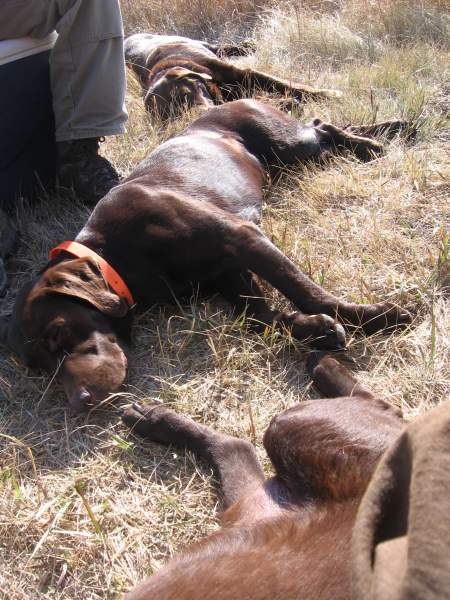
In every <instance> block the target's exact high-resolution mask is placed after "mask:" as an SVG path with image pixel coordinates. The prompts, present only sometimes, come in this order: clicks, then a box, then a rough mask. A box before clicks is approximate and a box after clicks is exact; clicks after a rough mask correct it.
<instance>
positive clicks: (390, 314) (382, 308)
mask: <svg viewBox="0 0 450 600" xmlns="http://www.w3.org/2000/svg"><path fill="white" fill-rule="evenodd" d="M367 312H368V314H367V315H366V316H365V317H364V319H363V322H362V323H361V327H362V329H363V330H364V333H366V334H368V335H370V334H372V333H376V332H377V331H389V330H392V329H399V328H403V327H406V326H407V325H409V324H410V323H411V322H412V314H411V313H410V312H409V311H408V310H406V309H405V308H402V307H400V306H398V305H397V304H393V303H392V302H380V303H378V304H373V305H371V306H370V308H369V307H368V311H367Z"/></svg>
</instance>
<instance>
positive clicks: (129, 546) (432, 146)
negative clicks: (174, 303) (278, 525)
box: [0, 0, 450, 600]
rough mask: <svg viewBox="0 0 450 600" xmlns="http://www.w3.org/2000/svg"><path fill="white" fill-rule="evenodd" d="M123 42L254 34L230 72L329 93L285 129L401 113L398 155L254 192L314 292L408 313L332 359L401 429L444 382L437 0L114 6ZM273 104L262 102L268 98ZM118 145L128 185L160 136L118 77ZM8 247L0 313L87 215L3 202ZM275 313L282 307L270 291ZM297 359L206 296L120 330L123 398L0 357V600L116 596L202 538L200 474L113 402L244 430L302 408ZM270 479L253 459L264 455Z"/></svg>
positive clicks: (207, 488) (448, 257)
mask: <svg viewBox="0 0 450 600" xmlns="http://www.w3.org/2000/svg"><path fill="white" fill-rule="evenodd" d="M122 9H123V14H124V20H125V27H126V31H127V33H132V32H136V31H157V32H160V33H162V32H167V33H178V34H185V35H191V36H196V37H199V38H204V37H207V38H208V39H209V40H210V41H215V40H223V41H239V40H241V39H244V38H246V39H253V40H254V41H255V42H256V49H257V50H256V53H255V54H254V55H252V56H249V57H247V58H244V59H239V60H240V61H241V62H242V63H244V64H248V65H254V66H256V67H257V68H259V69H260V70H266V71H268V72H271V73H273V74H275V75H278V76H282V77H285V78H288V79H292V80H297V81H300V82H302V83H308V84H311V85H315V86H317V87H328V88H336V89H340V90H342V91H343V92H344V96H343V98H342V99H339V100H332V101H331V100H327V101H326V102H323V103H321V104H312V103H309V104H307V105H306V106H305V107H304V111H303V113H302V114H300V113H298V114H297V115H296V116H297V117H298V118H299V119H303V120H309V119H310V118H311V117H312V116H320V117H321V118H323V119H325V120H330V121H332V122H334V123H336V124H347V123H350V122H351V123H367V122H372V121H374V120H377V119H380V120H381V119H385V118H400V117H401V118H408V119H411V120H412V121H413V122H414V123H415V124H416V125H417V127H418V136H417V139H416V141H415V142H414V143H412V144H405V142H404V141H402V140H395V141H394V142H393V143H392V144H390V146H389V148H388V151H387V154H386V156H385V157H383V158H380V159H378V160H376V161H374V162H372V163H370V164H360V163H358V162H357V161H355V160H351V159H348V158H346V159H344V158H342V159H339V160H336V161H334V162H333V163H332V164H330V165H329V167H327V168H326V169H324V170H319V169H315V170H304V169H303V170H298V169H297V170H291V171H290V172H286V174H285V176H284V177H283V179H282V181H281V182H280V183H279V184H277V185H276V186H274V187H272V188H271V189H268V191H267V204H266V206H265V210H264V222H263V228H264V231H265V232H266V234H267V235H268V236H269V237H270V238H271V239H272V240H273V241H274V242H275V243H276V244H277V246H278V247H280V248H281V249H282V250H283V251H284V252H285V253H286V254H287V255H288V256H289V257H290V258H291V259H293V260H294V261H295V262H296V263H297V264H298V265H299V266H301V268H302V269H304V270H305V271H306V272H307V273H308V274H309V275H310V276H311V277H312V278H313V279H314V280H315V281H317V282H319V283H321V284H323V285H324V286H325V287H326V288H327V289H329V290H331V291H333V292H334V293H335V294H337V295H340V296H342V297H345V298H347V299H351V300H355V301H360V302H364V301H375V300H383V299H390V300H393V301H396V302H399V303H400V304H402V305H405V306H406V305H408V306H411V307H413V309H414V312H415V318H414V321H413V323H412V324H411V327H409V328H408V329H407V330H405V331H403V332H397V333H394V334H392V335H389V336H383V335H376V336H372V337H370V338H364V337H363V336H359V335H358V336H355V337H354V338H353V339H351V340H350V343H349V351H348V352H347V354H346V356H345V357H344V360H345V361H346V364H348V365H349V366H350V368H351V369H352V371H354V372H355V373H356V374H357V376H358V377H359V378H360V379H361V380H362V381H363V382H364V383H366V384H368V385H370V386H372V387H373V388H374V389H375V390H376V391H377V392H379V393H380V395H383V397H384V398H386V399H387V400H388V401H389V402H391V403H392V404H394V405H396V406H399V407H401V408H402V409H403V410H404V412H405V414H406V416H407V417H408V418H413V417H414V416H416V415H417V414H420V413H423V412H424V411H426V410H428V409H429V408H431V407H432V406H435V405H438V404H439V403H441V402H442V401H444V399H445V398H446V397H448V393H449V387H450V372H449V371H450V366H449V359H448V356H449V346H450V339H449V338H450V306H449V302H448V293H449V288H450V237H449V222H448V219H449V212H450V211H449V206H450V200H449V187H450V186H449V174H450V168H449V165H450V161H449V154H450V143H449V137H450V136H449V133H448V131H449V129H448V124H449V121H448V112H446V111H448V106H449V83H450V77H449V71H448V64H449V58H450V53H449V50H450V48H449V39H450V38H449V37H448V23H449V19H448V13H446V3H445V2H444V0H442V1H439V0H435V1H432V0H429V1H425V0H421V1H420V2H414V3H411V2H409V0H390V1H388V0H379V1H373V2H371V1H370V0H340V1H339V0H331V1H329V2H325V1H323V2H319V1H318V2H311V1H309V2H308V1H304V2H302V3H295V2H293V1H291V2H284V3H282V4H280V3H278V4H270V3H269V2H262V1H260V2H256V1H251V0H191V1H190V2H187V1H185V0H177V1H175V2H171V3H168V2H166V1H165V0H158V1H156V2H145V1H144V0H122ZM267 100H268V101H271V102H276V99H275V98H267ZM127 105H128V110H129V113H130V121H129V126H128V132H127V134H126V135H125V136H122V137H117V138H112V139H109V140H108V141H107V142H106V143H105V144H104V145H103V150H102V151H103V152H104V154H105V155H106V156H108V157H109V158H110V159H111V160H112V161H113V163H114V164H115V166H116V167H117V168H118V169H119V170H120V171H121V172H122V173H123V174H126V173H128V172H130V170H131V169H132V168H133V167H134V166H135V165H136V164H137V163H138V162H139V160H141V159H142V158H143V157H144V156H145V155H146V154H147V153H148V152H149V151H150V150H151V149H152V148H154V147H155V146H156V145H157V144H158V143H160V141H161V140H163V139H166V138H167V137H168V136H170V135H173V134H174V133H176V132H178V131H181V130H182V129H183V127H184V126H185V125H186V124H187V123H188V122H189V121H190V120H192V119H193V118H194V115H192V114H186V115H184V116H183V118H182V119H180V120H179V121H178V122H177V123H174V124H172V125H171V126H170V127H169V128H168V129H167V130H163V129H161V128H160V127H152V126H151V125H150V123H149V121H148V118H147V116H146V114H145V112H144V110H143V106H142V101H141V98H140V90H139V87H138V85H137V83H136V81H135V80H134V79H133V76H132V75H131V74H129V88H128V94H127ZM17 210H18V216H19V221H20V225H21V234H22V238H21V244H20V247H19V249H18V253H17V256H16V259H15V260H14V262H13V263H10V276H11V279H12V288H11V290H10V292H9V294H8V296H7V298H6V300H5V302H4V304H3V305H2V307H1V309H0V312H1V313H2V314H6V313H7V312H8V310H10V307H11V304H12V301H13V298H14V295H15V293H16V291H17V289H18V287H19V286H20V284H21V283H22V282H23V281H25V280H26V279H28V278H29V276H30V274H31V273H35V272H36V271H37V270H38V269H39V267H40V266H41V265H42V264H44V262H45V256H46V254H47V252H48V250H49V249H50V248H51V247H52V246H53V245H54V244H56V243H57V242H60V241H62V240H63V239H70V238H71V236H73V235H75V234H76V232H77V230H78V229H79V227H80V225H81V224H82V223H83V222H84V221H85V219H86V217H87V216H88V213H89V211H88V209H87V208H85V207H83V206H82V205H81V204H79V203H77V202H75V201H74V200H73V198H70V197H65V196H62V195H60V196H58V197H48V198H43V200H42V202H41V203H40V204H39V205H37V206H35V207H29V206H26V205H24V206H18V209H17ZM267 294H268V295H269V296H270V297H271V298H272V299H273V302H274V303H275V304H278V305H280V306H281V305H283V306H286V305H287V303H286V301H285V300H284V299H283V298H281V297H280V295H279V294H277V293H275V292H274V291H273V290H271V289H267ZM307 352H308V349H307V348H305V347H301V346H300V345H299V344H298V343H296V342H292V341H290V340H288V339H286V338H285V337H281V336H278V335H274V334H273V332H267V333H266V335H258V334H255V333H252V332H250V331H247V330H246V326H245V322H243V320H242V319H236V318H233V317H232V316H231V314H230V313H229V311H228V309H227V306H226V304H224V303H223V302H220V300H219V299H217V298H215V299H214V298H213V299H206V300H205V299H202V300H199V299H195V298H193V299H192V302H191V303H190V304H189V305H188V306H182V307H176V308H173V307H166V308H158V307H155V308H153V309H152V310H149V311H148V312H147V313H145V314H143V315H140V316H139V317H138V318H137V319H136V324H135V327H134V345H133V349H132V357H131V359H130V365H131V369H130V375H129V378H128V379H127V383H126V386H125V388H124V393H122V394H120V395H119V397H118V398H116V399H115V402H111V404H109V405H108V406H105V407H104V409H103V410H100V411H95V412H93V413H91V414H87V415H83V416H78V417H74V416H73V415H71V414H70V411H69V410H68V407H67V404H66V401H65V398H64V395H63V392H62V390H61V387H60V386H59V385H58V384H57V383H56V381H55V380H54V377H52V376H45V377H44V376H42V375H41V374H40V373H36V372H33V371H27V370H26V369H25V368H24V367H23V366H22V365H21V364H20V363H19V362H18V360H17V358H16V357H15V356H14V355H12V354H11V353H10V352H8V351H7V349H5V348H3V349H2V350H0V365H1V371H0V389H2V390H3V396H4V398H3V400H2V404H1V406H0V422H1V429H0V445H1V455H0V461H1V462H0V466H1V476H0V515H1V517H0V548H1V552H0V596H1V597H4V598H8V599H11V600H13V599H14V600H16V599H17V600H18V599H22V598H27V599H28V598H48V599H50V598H51V599H59V598H61V599H63V598H64V599H69V598H70V599H71V598H83V599H85V600H88V599H89V600H90V599H99V598H102V599H103V598H107V599H113V598H119V597H120V595H121V594H122V593H123V592H124V591H126V590H128V589H130V588H131V587H132V586H133V585H134V584H136V583H137V582H138V581H140V580H141V579H142V578H143V577H145V576H146V575H149V574H151V573H152V572H153V571H154V570H155V569H158V568H159V567H160V566H161V565H163V564H164V562H165V561H166V560H167V559H168V558H169V557H170V556H172V555H173V554H174V553H175V552H176V551H177V550H179V549H180V548H182V547H183V546H185V545H186V544H188V543H189V542H191V541H192V540H195V539H198V538H200V537H202V536H203V535H204V534H206V533H207V532H209V531H212V530H214V529H215V528H216V527H217V521H216V519H217V512H218V510H219V508H220V506H219V505H218V503H217V500H216V498H215V495H214V493H213V488H212V485H211V484H212V483H213V481H212V477H211V473H210V470H209V469H208V467H207V466H205V465H204V464H203V463H201V462H200V461H197V460H196V459H195V458H194V457H193V456H192V455H190V454H189V453H187V454H186V453H185V452H183V451H180V450H178V449H176V448H165V447H162V446H158V445H156V444H152V443H148V442H143V441H141V440H140V439H138V438H136V437H134V436H133V435H132V434H130V433H129V431H128V430H127V428H126V427H125V426H124V425H122V423H121V420H120V409H121V407H123V406H124V405H125V404H126V403H127V402H130V401H133V400H136V399H137V400H142V401H144V402H163V403H164V404H166V405H167V406H170V407H172V408H174V409H175V410H177V411H179V412H181V413H183V414H187V415H190V416H192V417H193V418H194V419H196V420H198V421H200V422H203V423H207V424H209V425H211V426H213V427H216V428H218V429H220V430H221V431H226V432H228V433H231V434H235V435H238V436H242V437H244V438H249V439H250V440H251V441H253V442H254V443H255V444H256V446H257V449H258V453H259V454H260V456H261V458H262V459H263V460H264V452H263V451H262V449H261V437H262V433H263V432H264V430H265V428H266V427H267V425H268V423H269V421H270V418H271V417H272V416H273V415H274V414H276V413H277V412H279V411H280V410H282V409H284V408H286V407H289V406H292V405H293V404H295V403H296V402H299V401H300V402H301V401H302V400H303V399H304V398H308V397H314V396H315V392H314V390H313V389H312V388H311V386H310V383H309V379H308V376H307V374H306V372H305V357H306V355H307ZM266 467H267V469H268V471H269V469H270V466H269V465H268V464H267V462H266Z"/></svg>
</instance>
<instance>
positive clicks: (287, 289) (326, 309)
mask: <svg viewBox="0 0 450 600" xmlns="http://www.w3.org/2000/svg"><path fill="white" fill-rule="evenodd" d="M227 249H228V252H229V253H230V254H232V255H233V259H234V260H235V261H236V262H237V263H238V264H240V266H241V268H242V269H243V270H249V271H251V272H252V273H255V274H256V275H258V276H259V277H261V278H262V279H264V280H265V281H267V282H268V283H270V284H271V285H273V286H274V287H275V288H276V289H277V290H279V291H280V292H281V293H282V294H284V296H286V298H288V299H289V300H291V301H292V302H293V303H294V304H295V306H297V307H298V308H299V309H300V310H301V311H302V312H304V313H307V314H309V315H311V314H317V313H324V314H325V315H329V316H331V317H333V318H338V319H339V320H341V321H342V322H344V323H345V324H347V325H353V326H358V327H362V329H363V330H364V331H365V332H366V333H374V332H375V331H378V330H380V329H386V328H391V327H397V326H401V325H404V324H406V323H409V322H410V321H411V315H410V314H409V313H408V311H406V310H404V309H401V308H399V307H397V306H396V305H394V304H392V303H389V302H381V303H377V304H354V303H350V302H345V301H343V300H339V299H338V298H337V297H336V296H334V295H333V294H330V293H329V292H327V291H325V290H324V289H323V288H322V287H321V286H319V285H317V284H316V283H314V282H313V281H312V280H311V279H309V277H307V276H306V275H305V274H304V273H302V272H301V271H300V269H299V268H298V267H297V266H296V265H295V264H294V263H293V262H292V261H291V260H289V259H288V258H287V257H286V256H285V255H284V254H283V253H282V252H280V250H278V248H277V247H276V246H274V244H272V243H271V242H270V241H269V240H268V239H267V238H266V237H265V236H264V235H263V233H262V232H261V231H260V229H259V228H258V227H257V226H256V225H253V224H252V223H248V222H243V221H242V222H234V223H233V224H232V226H231V227H230V229H229V231H228V240H227Z"/></svg>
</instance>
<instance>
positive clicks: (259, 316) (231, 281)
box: [217, 271, 345, 350]
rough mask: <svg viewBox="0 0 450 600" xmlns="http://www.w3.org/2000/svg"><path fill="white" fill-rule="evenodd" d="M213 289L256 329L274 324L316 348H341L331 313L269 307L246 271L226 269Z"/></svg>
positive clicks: (342, 340) (341, 339)
mask: <svg viewBox="0 0 450 600" xmlns="http://www.w3.org/2000/svg"><path fill="white" fill-rule="evenodd" d="M217 289H218V291H219V292H220V293H221V294H222V296H223V297H224V298H225V299H226V300H228V302H230V304H232V305H233V306H234V307H235V309H236V310H237V311H238V312H239V313H245V314H246V316H247V319H248V323H249V324H250V326H251V327H252V328H254V329H256V330H264V329H265V328H266V327H275V328H277V329H281V330H282V331H283V332H284V333H286V332H288V333H289V334H290V335H292V337H293V338H295V339H296V340H299V341H301V342H305V343H308V344H310V345H312V346H314V347H315V348H318V349H324V350H340V349H343V348H345V332H344V329H343V328H342V326H341V325H340V324H339V323H337V322H336V321H335V320H334V319H333V318H332V317H330V316H329V315H324V314H318V315H306V314H302V313H301V312H298V311H296V312H291V313H286V312H280V311H276V310H272V309H271V308H270V306H269V305H268V303H267V301H266V299H265V297H264V292H263V291H262V290H261V288H260V287H259V285H258V284H257V282H256V281H255V278H254V276H253V275H252V274H251V273H250V272H249V271H244V272H231V273H227V274H226V275H224V276H222V277H221V279H220V281H219V282H217Z"/></svg>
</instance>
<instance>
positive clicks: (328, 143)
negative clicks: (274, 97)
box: [8, 100, 410, 410]
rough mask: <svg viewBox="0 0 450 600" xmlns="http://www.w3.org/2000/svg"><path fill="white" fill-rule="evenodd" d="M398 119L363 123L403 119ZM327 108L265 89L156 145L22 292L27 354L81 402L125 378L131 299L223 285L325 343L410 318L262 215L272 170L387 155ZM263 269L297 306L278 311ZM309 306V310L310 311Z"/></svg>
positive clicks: (16, 322) (170, 296) (264, 315)
mask: <svg viewBox="0 0 450 600" xmlns="http://www.w3.org/2000/svg"><path fill="white" fill-rule="evenodd" d="M401 127H402V122H399V121H393V122H388V123H384V124H381V125H378V126H371V127H367V128H363V130H362V131H363V132H364V133H365V134H366V135H370V134H376V133H379V132H382V131H384V132H385V134H386V135H388V134H389V133H393V132H394V131H398V130H399V129H400V128H401ZM355 132H357V129H353V130H352V132H349V131H348V130H342V129H339V128H338V127H335V126H333V125H329V124H326V123H323V122H321V121H320V120H318V119H316V120H315V121H314V123H312V124H310V125H300V124H299V123H298V122H297V121H296V120H295V119H293V118H291V117H289V116H288V115H286V114H284V113H282V112H280V111H278V110H275V109H273V108H271V107H269V106H267V105H264V104H262V103H261V102H257V101H255V100H237V101H235V102H230V103H228V104H224V105H222V106H220V107H216V108H213V109H211V110H210V111H208V112H206V113H205V114H204V115H203V116H202V117H200V118H199V119H197V120H196V121H195V122H194V123H193V124H192V125H191V126H190V127H188V129H186V131H185V132H184V133H182V134H181V135H179V136H177V137H175V138H172V139H171V140H169V141H167V142H165V143H164V144H162V145H161V146H159V147H158V148H156V149H155V150H154V151H153V152H152V153H151V154H150V156H149V157H148V158H147V159H146V160H144V161H143V162H142V163H141V164H140V165H139V166H138V167H137V168H136V169H135V170H134V172H133V173H132V174H131V175H130V176H129V177H128V179H126V180H125V181H124V182H123V183H121V184H120V185H118V186H117V187H115V188H113V189H112V190H111V191H110V192H109V194H108V195H107V196H105V198H103V199H102V200H101V201H100V202H99V203H98V204H97V206H96V207H95V209H94V211H93V212H92V214H91V216H90V218H89V219H88V221H87V223H86V225H85V226H84V227H83V229H82V230H81V231H80V233H79V234H78V236H77V237H76V242H77V243H76V245H75V246H74V245H73V244H72V245H70V244H69V247H68V246H67V245H65V246H64V247H63V248H58V249H57V250H56V251H55V252H54V253H53V254H52V260H51V261H50V262H49V263H48V264H47V265H46V266H45V267H44V268H43V270H42V271H41V273H40V275H39V276H38V277H37V278H36V279H35V280H34V281H32V282H31V283H29V284H28V285H27V286H25V288H24V289H23V290H22V291H21V292H20V293H19V296H18V298H17V300H16V304H15V309H14V315H13V318H12V320H11V322H10V323H9V332H8V337H9V342H10V345H11V346H12V347H13V348H14V349H15V350H16V351H17V352H18V354H19V355H20V356H21V357H22V360H23V361H24V362H25V363H27V364H28V365H29V366H32V367H37V368H41V369H46V370H48V371H52V370H54V369H56V367H57V366H58V365H59V366H60V368H59V371H58V377H59V378H60V379H61V380H62V383H63V385H64V388H65V391H66V393H67V396H68V398H69V402H70V404H71V405H72V407H73V408H74V409H77V410H80V409H83V408H86V407H87V406H92V405H95V404H97V403H99V402H101V401H102V400H103V399H104V398H106V396H107V395H108V394H110V393H111V392H114V391H116V390H117V389H118V388H119V387H120V385H121V384H122V382H123V380H124V378H125V374H126V369H127V359H126V356H125V345H126V343H127V340H128V339H129V336H130V316H131V311H130V308H131V307H132V306H133V305H134V303H137V304H138V305H139V307H141V308H145V307H149V306H152V305H154V304H156V303H166V304H167V303H174V301H175V300H176V299H179V298H180V299H181V298H186V297H187V298H189V297H191V296H192V294H193V292H197V291H198V290H200V292H205V293H220V294H222V295H223V296H224V297H225V298H226V299H227V300H228V301H229V302H230V303H231V304H232V305H233V306H234V307H235V309H236V310H237V311H239V312H240V313H241V312H243V311H246V314H247V316H248V317H249V318H250V319H252V320H253V322H254V323H257V324H259V325H260V326H263V327H264V326H265V325H269V326H275V327H279V328H280V329H282V330H288V331H290V333H291V334H292V336H293V337H294V338H296V339H298V340H301V341H303V342H307V343H310V344H312V345H313V346H315V347H317V348H324V349H340V348H343V347H344V346H345V335H344V330H343V327H342V325H340V324H339V322H338V321H340V322H342V323H343V324H344V325H345V326H352V327H355V326H356V327H361V328H362V330H363V331H365V332H366V333H372V332H374V331H378V330H381V329H384V328H386V327H388V328H390V327H396V326H397V325H402V324H404V323H408V322H409V321H410V315H409V313H408V312H407V311H405V310H402V309H400V308H398V307H397V306H395V305H392V304H390V303H383V302H381V303H379V304H362V305H358V304H354V303H351V302H346V301H343V300H340V299H338V298H336V296H334V295H332V294H330V293H328V292H326V291H325V290H324V289H322V288H321V287H320V286H319V285H317V284H315V283H314V282H313V281H311V280H310V279H308V277H307V276H306V275H304V274H303V273H302V272H301V271H300V270H299V269H298V267H297V266H296V265H295V264H294V263H292V262H291V261H290V260H289V259H288V258H286V256H284V254H283V253H282V252H280V250H278V249H277V248H276V246H274V245H273V244H272V243H271V242H270V241H269V240H268V238H267V237H265V235H264V234H263V233H262V232H261V230H260V228H259V227H258V222H259V219H260V216H261V207H262V199H263V185H264V183H265V181H266V176H267V172H270V173H271V174H272V175H276V173H277V172H278V171H279V169H280V166H282V165H285V164H294V163H296V162H299V161H308V160H320V159H321V158H322V157H324V156H329V155H330V153H339V152H346V151H351V152H354V153H355V154H356V155H357V156H359V157H360V158H361V159H370V158H371V157H372V156H374V155H378V154H380V152H381V151H382V146H381V144H380V143H379V142H377V141H375V140H372V139H369V138H366V137H360V136H358V135H356V134H355ZM254 274H255V275H257V276H259V277H260V278H262V279H264V280H265V281H267V282H268V283H270V284H271V285H272V286H274V287H275V288H277V289H278V290H279V291H280V292H281V293H282V294H284V295H285V296H286V298H288V299H289V300H291V301H292V302H293V304H294V305H295V307H296V308H297V309H298V310H297V311H296V312H293V313H284V312H276V311H274V310H272V309H271V308H270V307H269V306H268V304H267V302H266V300H265V299H264V294H263V292H262V291H261V289H260V288H259V286H258V284H257V283H256V281H255V280H254ZM300 311H301V312H300Z"/></svg>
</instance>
